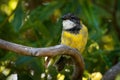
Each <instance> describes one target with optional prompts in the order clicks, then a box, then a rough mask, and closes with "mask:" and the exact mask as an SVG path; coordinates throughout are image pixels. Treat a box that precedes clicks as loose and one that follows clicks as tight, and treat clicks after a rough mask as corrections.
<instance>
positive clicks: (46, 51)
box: [0, 39, 84, 80]
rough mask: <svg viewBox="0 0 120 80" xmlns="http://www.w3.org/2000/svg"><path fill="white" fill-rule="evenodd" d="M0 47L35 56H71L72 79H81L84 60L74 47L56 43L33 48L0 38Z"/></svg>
mask: <svg viewBox="0 0 120 80" xmlns="http://www.w3.org/2000/svg"><path fill="white" fill-rule="evenodd" d="M0 48H2V49H6V50H10V51H13V52H15V53H19V54H21V55H27V56H36V57H45V56H48V57H54V56H57V55H68V56H71V57H72V59H73V61H74V65H75V66H74V72H73V75H72V80H82V74H83V71H84V61H83V58H82V56H81V55H80V53H79V52H78V51H77V50H76V49H72V48H70V47H68V46H65V45H57V46H53V47H47V48H33V47H27V46H23V45H19V44H15V43H11V42H8V41H5V40H2V39H0Z"/></svg>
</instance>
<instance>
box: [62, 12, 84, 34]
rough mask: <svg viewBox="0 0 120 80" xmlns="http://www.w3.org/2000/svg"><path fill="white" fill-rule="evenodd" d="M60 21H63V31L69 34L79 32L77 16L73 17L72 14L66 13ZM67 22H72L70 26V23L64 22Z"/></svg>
mask: <svg viewBox="0 0 120 80" xmlns="http://www.w3.org/2000/svg"><path fill="white" fill-rule="evenodd" d="M62 20H63V29H64V30H66V31H69V32H71V33H79V31H80V29H81V27H82V26H81V24H80V18H78V17H77V16H75V15H74V14H72V13H68V14H66V15H64V16H62ZM68 20H69V21H71V22H72V25H71V22H65V21H68ZM73 23H74V24H73Z"/></svg>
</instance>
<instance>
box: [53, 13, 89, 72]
mask: <svg viewBox="0 0 120 80" xmlns="http://www.w3.org/2000/svg"><path fill="white" fill-rule="evenodd" d="M62 20H63V21H62V25H63V30H62V35H61V44H63V45H66V46H69V47H71V48H75V49H77V50H78V51H79V52H80V53H82V52H83V50H84V48H85V46H86V43H87V38H88V30H87V27H86V26H85V25H83V23H82V22H81V21H80V19H79V18H78V17H77V16H75V15H74V14H71V13H68V14H66V15H64V16H63V17H62ZM67 60H68V58H66V56H61V57H60V58H59V59H58V60H57V61H56V62H55V66H56V67H57V70H58V71H61V70H63V68H64V66H65V64H66V62H67Z"/></svg>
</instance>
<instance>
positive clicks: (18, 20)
mask: <svg viewBox="0 0 120 80" xmlns="http://www.w3.org/2000/svg"><path fill="white" fill-rule="evenodd" d="M22 20H23V9H22V6H21V4H20V3H19V4H18V6H17V8H16V10H15V13H14V19H13V21H12V25H13V26H14V29H15V31H19V29H20V27H21V26H22Z"/></svg>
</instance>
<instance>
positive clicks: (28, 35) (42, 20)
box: [0, 0, 120, 80]
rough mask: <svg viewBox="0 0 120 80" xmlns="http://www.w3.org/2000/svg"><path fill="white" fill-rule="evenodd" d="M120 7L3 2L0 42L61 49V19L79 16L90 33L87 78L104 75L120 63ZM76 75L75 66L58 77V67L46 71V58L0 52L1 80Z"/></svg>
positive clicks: (70, 1) (52, 0) (67, 0)
mask: <svg viewBox="0 0 120 80" xmlns="http://www.w3.org/2000/svg"><path fill="white" fill-rule="evenodd" d="M106 3H107V5H106ZM119 3H120V0H111V1H109V0H101V1H99V0H0V38H1V39H4V40H7V41H11V42H15V43H18V44H23V45H27V46H32V47H48V46H53V45H57V44H59V43H60V37H61V29H62V26H61V20H60V17H61V16H62V15H64V14H66V13H69V12H72V13H75V14H76V15H78V16H79V17H80V18H81V20H82V21H83V23H84V24H85V25H86V26H87V27H88V30H89V39H88V43H87V46H86V49H85V51H84V53H83V57H84V60H85V66H86V69H85V71H86V74H85V75H84V76H85V77H89V76H88V74H89V75H90V73H94V72H100V73H102V74H104V73H105V72H106V71H107V70H108V69H109V68H110V67H111V66H113V65H114V64H116V63H117V62H118V61H119V60H120V33H119V31H120V23H119V21H120V4H119ZM72 71H73V70H72V67H71V66H66V69H65V70H63V71H62V72H61V73H58V72H57V71H56V70H55V67H54V66H50V67H49V68H48V69H46V68H45V66H44V59H43V58H35V57H28V56H22V55H18V54H15V53H13V52H9V51H5V50H2V49H0V80H1V79H2V80H3V79H6V78H7V77H8V76H10V75H11V74H15V73H17V74H18V78H19V79H20V80H28V79H29V80H46V79H48V78H49V79H50V78H52V79H53V80H56V79H57V78H58V79H59V78H60V77H61V76H62V77H63V78H64V77H65V80H69V77H70V75H71V74H72ZM5 72H6V73H5ZM57 74H58V75H57ZM63 74H64V75H65V76H64V75H63ZM44 75H46V76H45V77H44ZM91 75H92V74H91Z"/></svg>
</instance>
